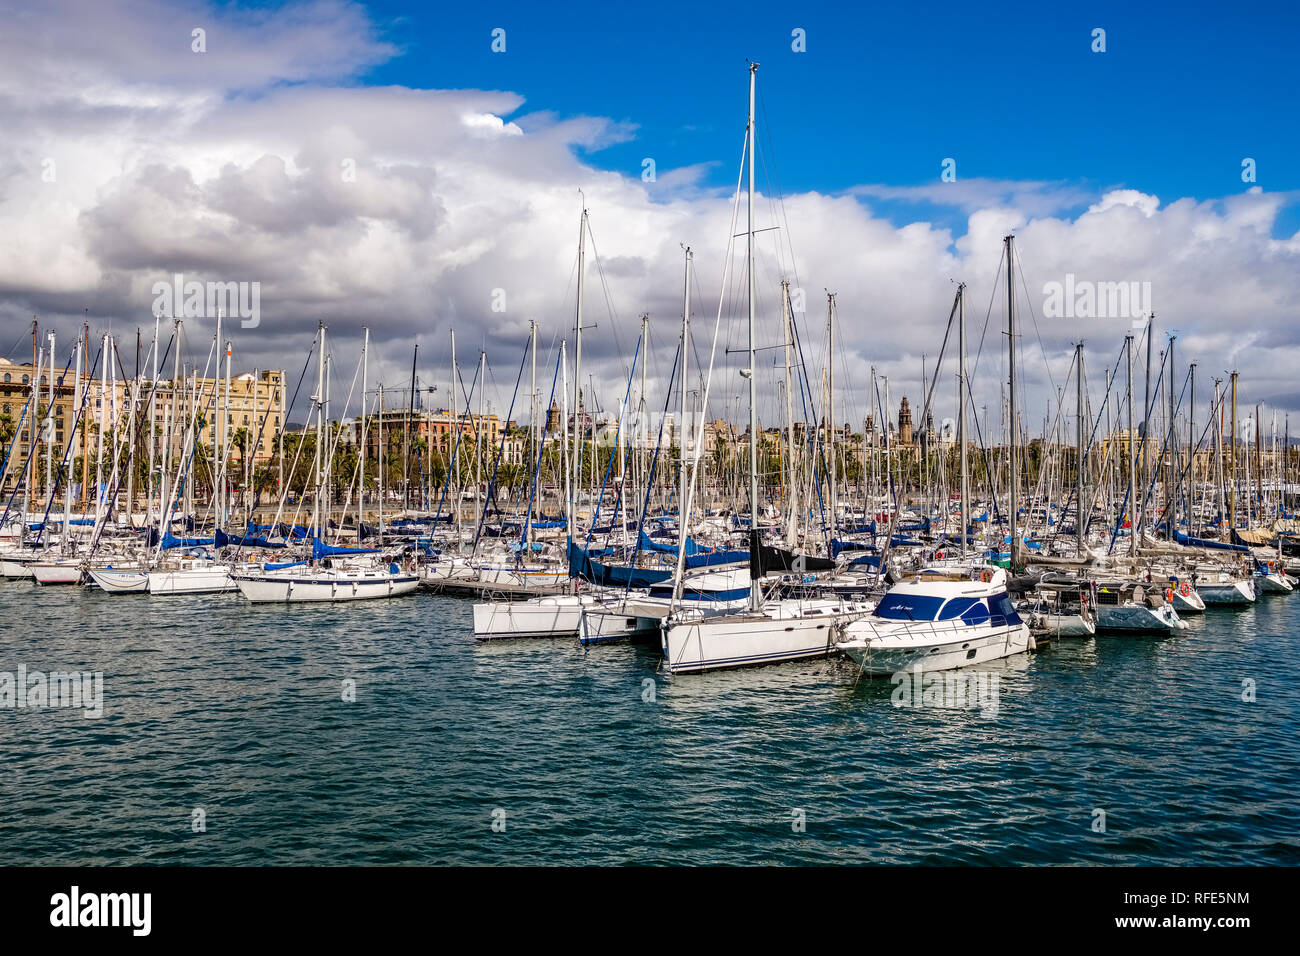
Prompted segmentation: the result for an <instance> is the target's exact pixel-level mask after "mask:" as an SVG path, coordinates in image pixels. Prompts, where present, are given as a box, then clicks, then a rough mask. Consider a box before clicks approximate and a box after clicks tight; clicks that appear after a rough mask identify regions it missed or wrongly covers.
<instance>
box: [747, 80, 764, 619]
mask: <svg viewBox="0 0 1300 956" xmlns="http://www.w3.org/2000/svg"><path fill="white" fill-rule="evenodd" d="M757 71H758V64H757V63H750V64H749V125H748V127H747V132H748V139H749V142H748V143H747V144H746V147H745V153H746V158H747V160H748V163H749V195H748V203H747V207H748V208H747V219H746V222H747V224H748V225H747V228H746V230H745V247H746V248H745V263H746V266H745V275H746V278H747V280H748V281H747V285H748V299H749V367H748V368H747V369H745V375H746V377H747V378H748V379H749V561H750V569H749V576H750V588H749V606H750V608H751V609H752V610H755V611H757V610H758V609H759V608H760V607H762V604H763V595H762V593H761V592H760V591H759V587H758V577H759V573H760V571H761V563H762V562H761V555H762V552H761V551H760V550H759V548H760V546H761V544H762V541H761V537H760V534H759V530H758V394H757V387H756V380H755V378H754V370H755V365H756V362H755V358H754V148H755V145H756V144H755V138H754V78H755V74H756V73H757Z"/></svg>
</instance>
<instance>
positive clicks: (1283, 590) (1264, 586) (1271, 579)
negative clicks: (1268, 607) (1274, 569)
mask: <svg viewBox="0 0 1300 956" xmlns="http://www.w3.org/2000/svg"><path fill="white" fill-rule="evenodd" d="M1294 590H1295V588H1294V587H1293V586H1292V584H1291V582H1290V581H1288V580H1287V579H1286V575H1285V574H1276V573H1275V574H1257V575H1255V591H1256V592H1257V593H1258V594H1290V593H1291V592H1292V591H1294Z"/></svg>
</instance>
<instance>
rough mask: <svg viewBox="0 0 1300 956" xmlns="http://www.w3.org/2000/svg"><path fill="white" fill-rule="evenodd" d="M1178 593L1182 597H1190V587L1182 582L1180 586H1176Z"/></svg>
mask: <svg viewBox="0 0 1300 956" xmlns="http://www.w3.org/2000/svg"><path fill="white" fill-rule="evenodd" d="M1178 593H1179V594H1181V595H1182V596H1183V597H1191V596H1192V586H1191V585H1190V584H1188V583H1187V582H1186V581H1184V582H1183V583H1182V584H1180V585H1178Z"/></svg>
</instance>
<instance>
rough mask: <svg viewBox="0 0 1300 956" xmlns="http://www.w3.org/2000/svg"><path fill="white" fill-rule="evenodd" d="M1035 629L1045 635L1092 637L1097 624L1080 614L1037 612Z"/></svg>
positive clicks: (1095, 631)
mask: <svg viewBox="0 0 1300 956" xmlns="http://www.w3.org/2000/svg"><path fill="white" fill-rule="evenodd" d="M1033 630H1034V632H1035V633H1040V634H1042V635H1043V636H1044V637H1092V635H1094V634H1096V633H1097V625H1096V623H1095V622H1094V621H1092V620H1091V619H1090V618H1085V617H1083V616H1082V615H1079V614H1035V615H1034V626H1033Z"/></svg>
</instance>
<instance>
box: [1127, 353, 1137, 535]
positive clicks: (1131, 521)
mask: <svg viewBox="0 0 1300 956" xmlns="http://www.w3.org/2000/svg"><path fill="white" fill-rule="evenodd" d="M1124 353H1125V356H1126V358H1127V360H1128V514H1129V518H1128V553H1129V557H1133V556H1135V555H1136V554H1137V515H1136V514H1135V513H1134V511H1133V496H1134V493H1135V492H1136V490H1137V458H1136V457H1135V456H1136V454H1137V445H1136V444H1134V441H1133V333H1132V332H1130V333H1129V334H1128V335H1126V336H1124Z"/></svg>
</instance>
